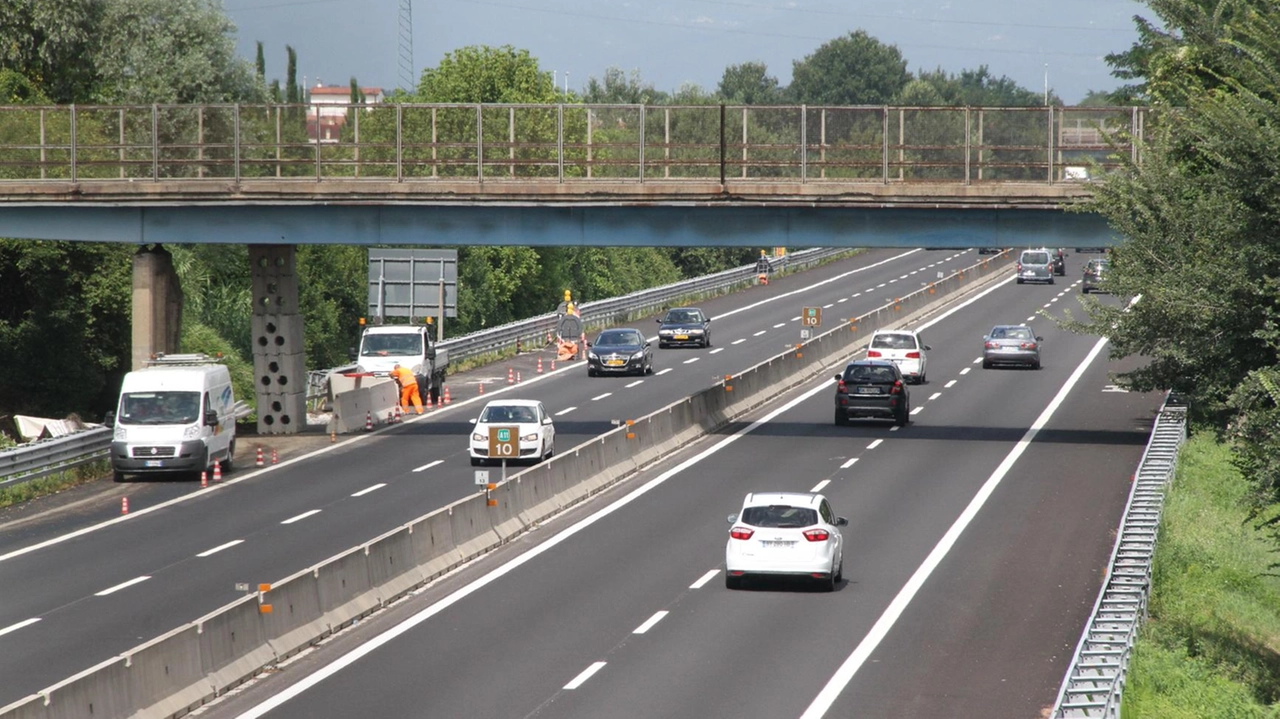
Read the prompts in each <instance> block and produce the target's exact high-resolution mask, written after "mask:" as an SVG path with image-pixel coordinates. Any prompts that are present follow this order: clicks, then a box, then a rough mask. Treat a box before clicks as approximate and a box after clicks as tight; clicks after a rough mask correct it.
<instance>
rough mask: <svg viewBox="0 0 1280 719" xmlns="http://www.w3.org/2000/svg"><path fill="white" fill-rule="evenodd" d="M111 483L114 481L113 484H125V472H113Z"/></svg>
mask: <svg viewBox="0 0 1280 719" xmlns="http://www.w3.org/2000/svg"><path fill="white" fill-rule="evenodd" d="M111 481H112V482H123V481H124V472H119V471H114V470H113V471H112V472H111Z"/></svg>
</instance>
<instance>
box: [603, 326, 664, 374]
mask: <svg viewBox="0 0 1280 719" xmlns="http://www.w3.org/2000/svg"><path fill="white" fill-rule="evenodd" d="M587 348H588V349H587V376H588V377H595V376H596V375H601V374H642V375H643V374H651V373H652V372H653V350H651V349H649V341H648V340H646V339H645V338H644V335H643V334H641V333H640V330H635V329H616V330H605V331H604V332H601V333H600V336H599V337H596V341H595V342H589V343H587Z"/></svg>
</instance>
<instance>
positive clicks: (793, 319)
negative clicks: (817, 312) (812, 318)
mask: <svg viewBox="0 0 1280 719" xmlns="http://www.w3.org/2000/svg"><path fill="white" fill-rule="evenodd" d="M791 321H792V322H799V321H800V315H796V316H795V317H792V318H791Z"/></svg>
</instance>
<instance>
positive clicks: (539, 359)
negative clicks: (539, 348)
mask: <svg viewBox="0 0 1280 719" xmlns="http://www.w3.org/2000/svg"><path fill="white" fill-rule="evenodd" d="M538 374H542V358H541V357H539V358H538Z"/></svg>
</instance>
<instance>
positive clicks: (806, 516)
mask: <svg viewBox="0 0 1280 719" xmlns="http://www.w3.org/2000/svg"><path fill="white" fill-rule="evenodd" d="M742 521H743V522H745V523H746V524H750V525H751V526H753V527H779V528H783V527H808V526H810V525H812V524H817V523H818V512H817V511H816V510H813V509H809V508H808V507H792V506H789V505H785V504H771V505H769V506H768V507H747V508H746V509H744V510H743V511H742Z"/></svg>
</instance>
